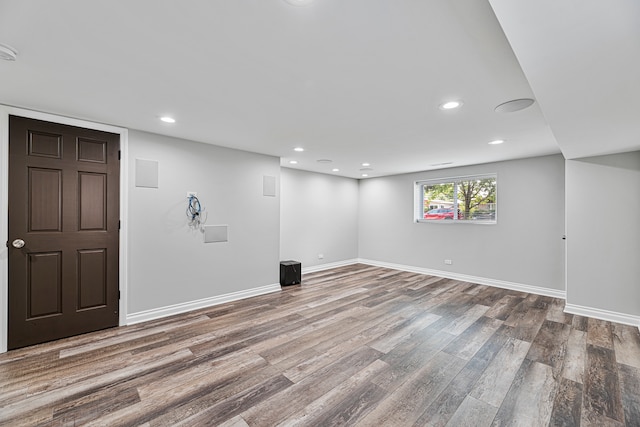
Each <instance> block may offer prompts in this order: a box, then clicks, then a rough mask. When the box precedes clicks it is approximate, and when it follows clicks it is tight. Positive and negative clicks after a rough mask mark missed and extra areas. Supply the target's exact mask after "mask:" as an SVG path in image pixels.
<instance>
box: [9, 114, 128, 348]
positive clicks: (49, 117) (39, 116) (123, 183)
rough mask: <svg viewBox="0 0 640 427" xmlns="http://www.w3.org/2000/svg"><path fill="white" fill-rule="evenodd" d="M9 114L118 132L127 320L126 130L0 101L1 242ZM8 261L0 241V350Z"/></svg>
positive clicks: (121, 254)
mask: <svg viewBox="0 0 640 427" xmlns="http://www.w3.org/2000/svg"><path fill="white" fill-rule="evenodd" d="M9 115H14V116H21V117H27V118H31V119H37V120H45V121H48V122H54V123H60V124H64V125H70V126H77V127H82V128H86V129H94V130H100V131H104V132H111V133H116V134H119V135H120V151H121V160H120V221H121V226H120V249H119V258H120V259H119V265H120V272H119V282H120V283H119V286H120V307H119V319H118V323H119V325H120V326H123V325H125V324H126V321H127V320H126V319H127V295H128V293H127V271H128V268H127V248H128V244H127V243H128V227H127V223H128V221H127V218H128V212H127V208H128V207H127V200H128V197H127V195H128V188H129V167H128V158H129V157H128V150H129V145H128V136H129V135H128V130H127V129H125V128H121V127H116V126H111V125H106V124H102V123H95V122H89V121H85V120H79V119H73V118H70V117H64V116H58V115H54V114H49V113H42V112H39V111H33V110H26V109H23V108H17V107H11V106H7V105H0V212H3V214H2V215H1V216H0V243H2V242H8V240H9V230H8V227H9V218H8V212H9V196H8V193H9ZM8 293H9V263H8V248H7V246H6V244H1V245H0V353H4V352H6V351H7V338H8V332H9V324H8V314H9V298H8Z"/></svg>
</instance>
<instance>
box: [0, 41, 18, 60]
mask: <svg viewBox="0 0 640 427" xmlns="http://www.w3.org/2000/svg"><path fill="white" fill-rule="evenodd" d="M17 57H18V52H16V50H15V49H14V48H12V47H9V46H7V45H5V44H0V59H4V60H5V61H15V60H16V58H17Z"/></svg>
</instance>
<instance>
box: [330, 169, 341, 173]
mask: <svg viewBox="0 0 640 427" xmlns="http://www.w3.org/2000/svg"><path fill="white" fill-rule="evenodd" d="M331 172H340V169H338V168H333V169H331Z"/></svg>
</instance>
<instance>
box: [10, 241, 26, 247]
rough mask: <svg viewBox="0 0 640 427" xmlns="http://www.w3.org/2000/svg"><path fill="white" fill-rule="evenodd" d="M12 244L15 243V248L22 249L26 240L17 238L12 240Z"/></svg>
mask: <svg viewBox="0 0 640 427" xmlns="http://www.w3.org/2000/svg"><path fill="white" fill-rule="evenodd" d="M11 244H12V245H13V247H14V248H17V249H20V248H22V247H24V240H22V239H16V240H14V241H13V242H11Z"/></svg>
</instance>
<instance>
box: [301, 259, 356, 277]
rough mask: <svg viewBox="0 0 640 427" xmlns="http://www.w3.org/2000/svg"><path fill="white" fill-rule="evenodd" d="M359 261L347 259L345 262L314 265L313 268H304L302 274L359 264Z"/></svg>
mask: <svg viewBox="0 0 640 427" xmlns="http://www.w3.org/2000/svg"><path fill="white" fill-rule="evenodd" d="M358 262H359V260H358V259H355V258H354V259H347V260H344V261H338V262H330V263H327V264H320V265H312V266H311V267H305V266H302V274H307V273H316V272H318V271H323V270H329V269H331V268H338V267H345V266H347V265H353V264H357V263H358Z"/></svg>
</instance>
